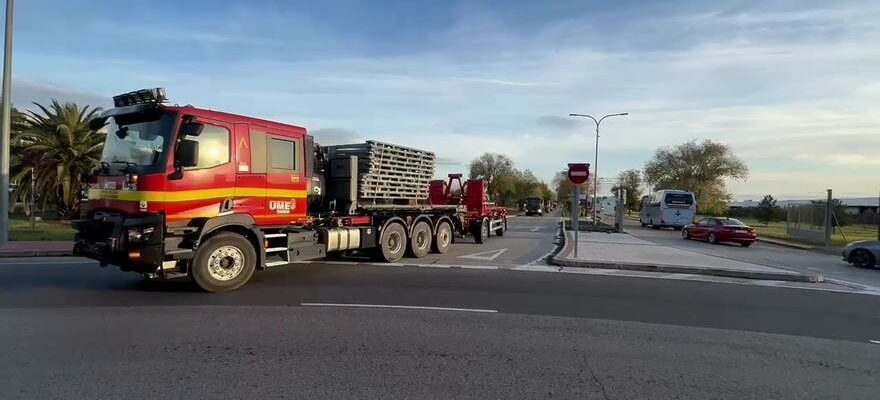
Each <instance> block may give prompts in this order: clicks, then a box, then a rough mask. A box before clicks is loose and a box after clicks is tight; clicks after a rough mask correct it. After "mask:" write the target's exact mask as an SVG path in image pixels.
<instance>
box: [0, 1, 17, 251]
mask: <svg viewBox="0 0 880 400" xmlns="http://www.w3.org/2000/svg"><path fill="white" fill-rule="evenodd" d="M13 3H14V1H13V0H6V36H5V37H4V41H3V93H2V94H0V96H3V99H2V101H3V104H2V106H0V113H2V114H3V119H2V121H0V191H2V193H0V246H2V245H4V244H6V241H8V240H9V156H10V154H9V129H10V124H11V123H12V115H11V113H12V8H13Z"/></svg>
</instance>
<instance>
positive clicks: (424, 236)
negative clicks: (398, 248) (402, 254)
mask: <svg viewBox="0 0 880 400" xmlns="http://www.w3.org/2000/svg"><path fill="white" fill-rule="evenodd" d="M430 250H431V225H430V224H428V223H427V222H425V221H419V222H417V223H416V225H415V226H413V230H412V234H411V235H410V237H409V252H410V254H412V255H413V257H415V258H422V257H424V256H426V255H428V252H429V251H430Z"/></svg>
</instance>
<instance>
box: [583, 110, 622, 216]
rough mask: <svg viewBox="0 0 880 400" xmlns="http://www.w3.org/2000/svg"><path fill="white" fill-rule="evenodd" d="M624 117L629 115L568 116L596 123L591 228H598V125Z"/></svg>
mask: <svg viewBox="0 0 880 400" xmlns="http://www.w3.org/2000/svg"><path fill="white" fill-rule="evenodd" d="M624 115H629V113H628V112H625V113H617V114H608V115H606V116H604V117H602V118H599V119H598V120H597V119H596V118H593V117H592V116H591V115H587V114H568V116H569V117H583V118H589V119H591V120H593V122H595V123H596V159H595V160H594V162H593V227H596V226H598V225H597V224H596V196H597V195H598V194H599V125H601V124H602V120H604V119H605V118H608V117H622V116H624Z"/></svg>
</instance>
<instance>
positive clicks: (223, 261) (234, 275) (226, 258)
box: [190, 232, 257, 292]
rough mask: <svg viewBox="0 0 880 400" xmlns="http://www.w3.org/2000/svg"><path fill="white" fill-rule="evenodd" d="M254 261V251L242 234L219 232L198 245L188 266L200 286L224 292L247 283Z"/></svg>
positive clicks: (254, 265) (208, 289)
mask: <svg viewBox="0 0 880 400" xmlns="http://www.w3.org/2000/svg"><path fill="white" fill-rule="evenodd" d="M256 265H257V253H256V251H254V246H252V245H251V243H250V242H249V241H248V240H247V239H246V238H244V237H243V236H241V235H237V234H235V233H231V232H221V233H218V234H217V235H215V236H212V237H210V238H209V239H208V240H206V241H205V243H204V244H202V245H201V246H199V249H198V251H197V252H196V256H195V258H194V259H193V262H192V265H191V267H190V268H191V271H192V277H193V280H194V281H195V282H196V285H198V286H199V287H200V288H202V289H203V290H205V291H207V292H227V291H230V290H234V289H237V288H239V287H241V285H244V284H245V283H247V281H248V280H250V279H251V276H252V275H253V274H254V269H255V268H256Z"/></svg>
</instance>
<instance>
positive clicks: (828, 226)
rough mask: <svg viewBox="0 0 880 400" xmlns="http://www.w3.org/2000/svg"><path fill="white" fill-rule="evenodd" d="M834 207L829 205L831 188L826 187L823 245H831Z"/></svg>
mask: <svg viewBox="0 0 880 400" xmlns="http://www.w3.org/2000/svg"><path fill="white" fill-rule="evenodd" d="M833 219H834V207H832V206H831V189H828V201H826V202H825V247H830V246H831V231H832V230H833V229H834V221H833Z"/></svg>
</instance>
